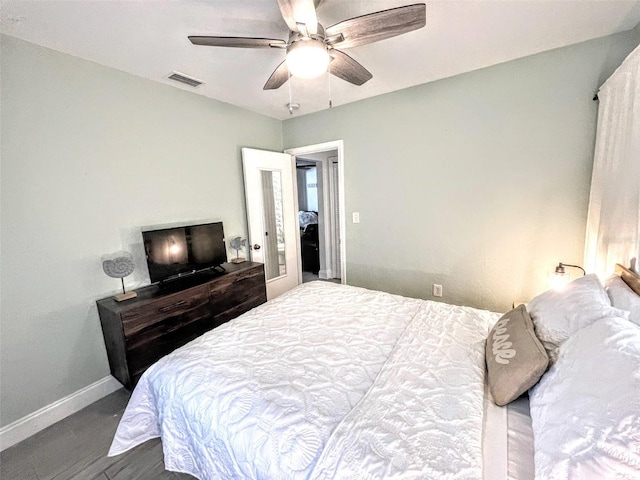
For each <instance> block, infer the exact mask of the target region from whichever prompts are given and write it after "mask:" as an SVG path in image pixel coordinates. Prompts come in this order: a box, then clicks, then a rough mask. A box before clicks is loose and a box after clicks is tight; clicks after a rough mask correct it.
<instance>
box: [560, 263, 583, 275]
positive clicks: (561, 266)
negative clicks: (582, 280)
mask: <svg viewBox="0 0 640 480" xmlns="http://www.w3.org/2000/svg"><path fill="white" fill-rule="evenodd" d="M564 267H573V268H579V269H580V270H582V275H586V274H587V272H585V271H584V268H582V267H581V266H580V265H569V264H568V263H562V262H560V263H559V264H558V266H557V267H556V275H564Z"/></svg>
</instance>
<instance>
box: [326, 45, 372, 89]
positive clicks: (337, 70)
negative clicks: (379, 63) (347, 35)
mask: <svg viewBox="0 0 640 480" xmlns="http://www.w3.org/2000/svg"><path fill="white" fill-rule="evenodd" d="M329 55H331V58H332V61H331V63H330V64H329V72H331V74H332V75H335V76H336V77H338V78H341V79H342V80H345V81H347V82H349V83H353V84H354V85H358V86H360V85H362V84H363V83H365V82H368V81H369V80H371V79H372V78H373V75H372V74H371V72H370V71H369V70H367V69H366V68H364V67H363V66H362V65H360V64H359V63H358V62H356V61H355V60H354V59H353V58H351V57H350V56H349V55H347V54H346V53H344V52H341V51H340V50H336V49H331V50H330V51H329Z"/></svg>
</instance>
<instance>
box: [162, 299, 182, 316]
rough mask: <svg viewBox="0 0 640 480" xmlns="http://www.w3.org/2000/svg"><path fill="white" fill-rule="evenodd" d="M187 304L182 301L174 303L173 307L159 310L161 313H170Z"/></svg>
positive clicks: (169, 306)
mask: <svg viewBox="0 0 640 480" xmlns="http://www.w3.org/2000/svg"><path fill="white" fill-rule="evenodd" d="M186 304H187V301H186V300H180V301H179V302H176V303H172V304H171V305H167V306H166V307H162V308H159V309H158V310H159V311H160V312H163V313H164V312H168V311H169V310H173V309H174V308H178V307H181V306H183V305H186Z"/></svg>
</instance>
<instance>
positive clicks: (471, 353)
mask: <svg viewBox="0 0 640 480" xmlns="http://www.w3.org/2000/svg"><path fill="white" fill-rule="evenodd" d="M495 316H496V314H491V313H489V312H484V311H480V310H475V309H471V308H467V307H454V306H451V305H446V304H442V303H435V302H428V301H422V300H415V299H409V298H405V297H400V296H397V295H391V294H386V293H382V292H375V291H370V290H365V289H362V288H356V287H347V286H341V285H335V284H331V283H324V282H313V283H310V284H305V285H302V286H300V287H297V288H296V289H294V290H293V291H291V292H288V293H286V294H284V295H282V296H281V297H279V298H277V299H275V300H272V301H270V302H268V303H267V304H264V305H262V306H260V307H258V308H256V309H254V310H252V311H250V312H248V313H246V314H244V315H242V316H241V317H239V318H237V319H235V320H232V321H231V322H229V323H227V324H225V325H222V326H221V327H218V328H217V329H215V330H214V331H211V332H209V333H207V334H205V335H203V336H202V337H200V338H198V339H196V340H195V341H193V342H191V343H190V344H188V345H185V346H184V347H182V348H180V349H178V350H176V351H175V352H173V353H172V354H170V355H168V356H166V357H165V358H163V359H161V360H160V361H159V362H158V363H156V364H155V365H154V366H152V367H151V368H150V369H149V370H147V372H146V373H145V374H144V375H143V376H142V378H141V379H140V382H139V384H138V386H137V387H136V389H135V390H134V392H133V394H132V396H131V400H130V402H129V405H128V406H127V408H126V410H125V412H124V414H123V417H122V420H121V422H120V425H119V426H118V430H117V432H116V436H115V438H114V440H113V444H112V446H111V449H110V451H109V455H117V454H120V453H122V452H125V451H126V450H129V449H130V448H133V447H134V446H136V445H138V444H140V443H142V442H144V441H146V440H148V439H151V438H155V437H161V438H162V444H163V449H164V456H165V465H166V468H167V469H168V470H173V471H180V472H185V473H189V474H191V475H194V476H196V477H198V478H200V479H202V480H204V479H243V478H247V479H249V478H251V479H278V480H284V479H307V478H318V479H326V478H357V479H367V478H406V479H410V478H451V479H480V478H482V460H481V458H482V410H483V405H482V404H483V374H484V354H483V352H484V339H485V337H486V334H487V330H488V325H489V323H490V322H491V321H495V319H496V318H495Z"/></svg>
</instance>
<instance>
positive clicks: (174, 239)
mask: <svg viewBox="0 0 640 480" xmlns="http://www.w3.org/2000/svg"><path fill="white" fill-rule="evenodd" d="M142 240H143V243H144V250H145V254H146V257H147V265H148V267H149V278H150V279H151V283H158V282H165V281H167V280H174V279H178V278H181V277H186V276H190V275H194V274H197V273H201V272H204V271H207V270H211V269H214V268H216V267H219V266H220V265H222V264H223V263H225V262H226V261H227V249H226V247H225V243H224V230H223V228H222V222H216V223H205V224H200V225H187V226H182V227H170V228H161V229H152V230H143V231H142Z"/></svg>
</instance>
